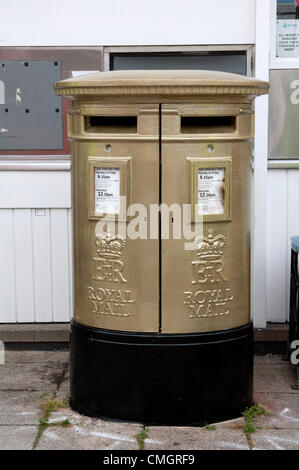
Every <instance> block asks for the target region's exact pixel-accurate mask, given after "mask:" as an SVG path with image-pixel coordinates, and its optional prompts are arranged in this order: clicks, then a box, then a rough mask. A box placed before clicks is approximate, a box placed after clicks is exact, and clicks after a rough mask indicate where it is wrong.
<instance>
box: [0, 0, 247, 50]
mask: <svg viewBox="0 0 299 470" xmlns="http://www.w3.org/2000/svg"><path fill="white" fill-rule="evenodd" d="M255 3H256V2H255V1H254V0H242V1H240V0H226V1H224V2H223V1H222V2H221V1H217V2H208V1H204V0H201V1H198V0H185V1H184V2H182V1H181V0H163V1H161V0H151V1H149V0H129V1H125V0H100V1H99V0H85V2H83V3H82V1H81V0H62V1H60V2H49V1H48V0H27V1H26V2H24V1H23V0H10V1H9V2H4V1H3V2H1V6H0V16H1V31H0V44H1V45H2V46H62V45H65V46H71V45H79V46H81V45H82V46H83V45H161V44H164V45H168V44H175V45H177V44H250V43H254V42H255Z"/></svg>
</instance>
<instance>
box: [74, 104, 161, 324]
mask: <svg viewBox="0 0 299 470" xmlns="http://www.w3.org/2000/svg"><path fill="white" fill-rule="evenodd" d="M70 116H71V118H70V127H71V128H72V129H73V135H72V153H73V207H74V211H73V212H74V233H75V237H74V240H75V246H74V248H75V313H74V319H75V320H76V321H77V322H78V323H81V324H84V325H89V326H93V327H97V328H103V329H107V330H119V331H135V332H158V331H159V310H160V309H159V297H160V296H159V239H158V234H157V236H156V237H155V238H151V237H150V233H149V231H150V228H149V214H150V205H151V204H159V106H158V105H153V104H150V105H148V104H146V105H122V106H121V107H120V106H118V105H116V104H115V105H93V106H91V105H89V104H87V103H86V104H81V105H80V112H79V113H78V110H76V112H74V114H70ZM78 129H79V132H78ZM77 136H78V138H76V137H77ZM123 196H125V197H126V205H125V207H124V206H123V205H122V203H121V202H120V201H121V199H120V197H123ZM132 205H133V207H132ZM134 205H135V206H134ZM130 206H131V210H132V212H131V216H130V215H128V213H127V214H124V213H125V212H127V210H128V208H129V207H130ZM124 209H125V210H124ZM102 213H108V215H109V213H110V215H112V216H113V217H112V218H116V222H115V224H114V225H113V222H112V225H111V226H110V227H111V228H109V229H108V230H107V227H105V226H103V225H101V223H102V222H103V214H102ZM120 215H121V217H120ZM109 223H110V222H109ZM113 226H114V230H113ZM104 232H106V234H105V233H104ZM107 232H108V234H107Z"/></svg>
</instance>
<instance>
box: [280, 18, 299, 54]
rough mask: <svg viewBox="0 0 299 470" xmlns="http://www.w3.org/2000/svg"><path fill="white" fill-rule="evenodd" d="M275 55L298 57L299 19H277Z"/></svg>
mask: <svg viewBox="0 0 299 470" xmlns="http://www.w3.org/2000/svg"><path fill="white" fill-rule="evenodd" d="M276 56H277V57H299V20H288V19H286V20H277V22H276Z"/></svg>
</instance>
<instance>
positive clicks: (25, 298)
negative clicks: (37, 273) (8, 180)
mask: <svg viewBox="0 0 299 470" xmlns="http://www.w3.org/2000/svg"><path fill="white" fill-rule="evenodd" d="M13 212H14V233H13V237H14V249H15V286H16V287H15V288H16V316H17V321H18V322H30V321H32V318H34V314H35V305H34V291H33V286H34V279H33V270H34V266H33V250H32V248H33V240H32V225H31V210H26V209H19V210H14V211H13Z"/></svg>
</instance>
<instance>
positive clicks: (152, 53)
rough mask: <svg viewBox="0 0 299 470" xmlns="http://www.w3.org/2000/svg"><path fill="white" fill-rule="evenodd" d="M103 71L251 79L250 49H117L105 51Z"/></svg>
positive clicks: (106, 48)
mask: <svg viewBox="0 0 299 470" xmlns="http://www.w3.org/2000/svg"><path fill="white" fill-rule="evenodd" d="M104 63H105V70H145V69H146V70H163V69H164V70H169V69H189V70H190V69H195V70H218V71H221V72H231V73H239V74H242V75H248V76H251V75H252V68H253V67H252V66H253V46H250V45H244V46H234V45H232V46H231V45H225V46H224V45H220V46H135V47H133V46H131V47H130V46H128V47H126V46H119V47H105V48H104Z"/></svg>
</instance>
